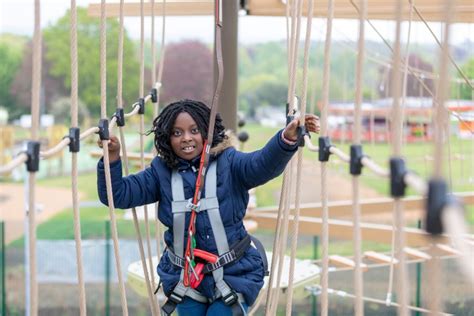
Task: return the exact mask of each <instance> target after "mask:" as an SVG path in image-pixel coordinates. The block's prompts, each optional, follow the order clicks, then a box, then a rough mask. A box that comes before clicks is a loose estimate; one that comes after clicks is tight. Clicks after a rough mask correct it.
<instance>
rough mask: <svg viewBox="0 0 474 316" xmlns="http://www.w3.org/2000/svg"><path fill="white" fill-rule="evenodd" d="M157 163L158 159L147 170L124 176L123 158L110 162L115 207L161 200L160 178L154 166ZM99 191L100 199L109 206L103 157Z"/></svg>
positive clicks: (100, 165) (126, 206)
mask: <svg viewBox="0 0 474 316" xmlns="http://www.w3.org/2000/svg"><path fill="white" fill-rule="evenodd" d="M155 163H156V160H154V161H153V162H152V164H151V166H150V167H148V168H146V169H145V170H143V171H141V172H139V173H137V174H133V175H130V176H127V177H122V162H121V160H118V161H115V162H112V163H111V164H110V176H111V180H112V192H113V198H114V205H115V207H117V208H122V209H126V208H131V207H136V206H139V205H144V204H149V203H153V202H156V201H158V200H159V180H158V175H157V174H156V168H154V167H153V165H154V164H155ZM97 191H98V194H99V199H100V201H101V202H102V203H103V204H105V205H107V206H108V205H109V203H108V200H107V188H106V186H105V169H104V161H103V159H100V160H99V163H98V164H97Z"/></svg>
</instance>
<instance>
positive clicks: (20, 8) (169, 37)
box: [0, 0, 474, 54]
mask: <svg viewBox="0 0 474 316" xmlns="http://www.w3.org/2000/svg"><path fill="white" fill-rule="evenodd" d="M99 2H100V1H99V0H76V4H77V5H78V6H87V5H88V4H89V3H99ZM69 6H70V1H68V0H42V1H41V25H42V27H45V26H47V25H50V24H52V23H54V22H55V21H56V20H57V19H58V18H60V17H61V16H63V15H64V14H65V12H66V10H67V9H69ZM150 20H151V19H149V18H147V19H146V20H145V37H149V36H150V27H149V25H150ZM325 23H326V20H325V19H314V20H313V27H312V31H311V32H312V39H313V40H321V39H324V37H325V32H326V30H325ZM373 23H374V24H375V26H376V27H377V29H379V31H380V32H381V33H382V34H383V36H384V37H385V38H386V39H388V40H393V38H394V25H395V24H394V22H390V21H373ZM305 24H306V22H303V23H302V27H303V28H302V33H301V40H303V39H304V34H305V33H304V32H305V27H304V26H305ZM155 25H156V32H157V33H156V34H157V35H155V36H156V37H157V40H158V39H159V38H160V36H161V35H160V34H161V17H157V18H156V20H155ZM407 25H408V23H405V24H404V28H403V33H402V34H407V29H408V28H407ZM430 25H431V26H432V28H433V30H434V31H435V33H436V34H437V36H438V37H440V31H441V28H442V25H441V24H440V23H431V24H430ZM33 26H34V0H0V33H13V34H21V35H29V36H31V35H32V33H33ZM125 27H126V29H127V30H128V34H130V36H131V37H132V38H135V39H139V38H140V19H139V18H138V17H127V18H126V19H125ZM451 34H452V35H451V36H452V41H451V42H452V43H454V44H456V43H461V42H464V41H465V40H468V39H469V40H471V41H473V42H474V24H456V25H454V26H453V31H452V33H451ZM357 38H358V21H357V20H336V21H335V22H334V26H333V40H344V41H356V40H357ZM187 39H197V40H200V41H203V42H207V43H211V42H212V41H213V18H212V17H210V16H209V17H205V16H200V17H167V18H166V41H167V42H178V41H182V40H187ZM366 39H368V40H375V41H381V40H380V38H379V37H378V36H377V34H376V33H375V32H374V31H373V30H372V29H371V28H370V27H369V26H366ZM276 40H286V26H285V18H284V17H255V16H241V17H240V19H239V43H241V44H251V43H259V42H266V41H276ZM405 40H406V36H405ZM410 43H435V41H434V39H433V38H432V36H431V35H430V34H429V33H428V31H427V29H426V27H425V26H424V25H422V24H421V23H413V25H412V33H411V37H410ZM473 54H474V52H473Z"/></svg>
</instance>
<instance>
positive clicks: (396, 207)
mask: <svg viewBox="0 0 474 316" xmlns="http://www.w3.org/2000/svg"><path fill="white" fill-rule="evenodd" d="M409 3H410V13H409V15H410V17H409V21H408V35H407V43H406V48H405V63H404V72H403V85H402V89H403V92H402V98H403V99H402V103H401V110H397V111H398V112H396V113H394V114H395V115H400V116H401V119H400V120H399V123H397V122H395V123H394V124H398V125H399V124H401V125H402V126H403V124H404V122H405V112H404V109H405V100H406V93H407V81H408V66H409V61H410V36H411V22H412V19H413V5H414V0H413V1H412V0H409ZM399 5H400V6H401V5H403V2H402V3H401V4H397V8H399ZM401 10H402V8H399V10H397V31H396V36H397V40H398V42H396V45H398V56H400V34H399V33H400V32H401V25H400V23H401ZM397 43H398V44H397ZM396 50H397V47H395V50H392V52H393V54H394V61H393V67H392V69H393V71H395V70H396V71H398V70H399V69H398V66H397V65H398V64H397V62H400V61H401V59H402V58H401V57H398V60H397V61H395V57H396V56H395V55H396V54H397V51H396ZM398 77H399V75H397V76H395V73H394V79H393V80H398V79H399V78H398ZM392 90H393V89H392ZM396 102H397V104H398V100H397V101H396ZM402 135H403V128H402V131H401V132H400V133H399V134H398V135H396V136H395V139H396V141H397V142H399V144H401V142H402V140H401V138H402ZM400 147H401V145H400ZM400 154H401V152H400V153H398V154H397V155H400ZM400 208H401V207H400V205H399V202H397V201H396V202H395V203H394V206H393V210H392V218H393V225H392V241H391V256H390V257H391V261H390V268H389V269H390V270H389V281H388V290H387V298H386V304H390V303H391V301H392V290H393V275H394V269H395V248H396V247H397V246H396V245H395V244H396V240H397V238H396V236H398V235H399V234H403V230H399V228H400V227H398V228H397V223H400V225H402V226H401V227H404V226H405V225H404V224H403V219H402V218H398V216H399V215H400V214H398V213H397V212H400V211H403V210H400ZM397 234H398V235H397ZM398 251H399V252H398V256H399V257H400V256H403V261H404V260H405V253H404V252H403V247H401V248H400V245H399V246H398ZM399 259H402V258H399ZM400 264H402V265H404V264H403V263H402V261H401V260H400ZM402 269H403V270H404V271H405V268H404V267H402ZM404 275H405V274H404ZM401 282H407V280H406V279H405V278H404V277H403V276H401ZM403 298H404V299H406V300H408V298H407V297H406V295H404V297H403ZM406 303H407V304H408V301H407V302H406ZM407 304H403V302H401V304H400V307H401V308H402V309H404V311H402V313H406V312H407V310H406V309H405V307H406V306H407Z"/></svg>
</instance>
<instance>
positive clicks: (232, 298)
mask: <svg viewBox="0 0 474 316" xmlns="http://www.w3.org/2000/svg"><path fill="white" fill-rule="evenodd" d="M222 301H223V302H224V304H225V305H227V306H232V305H234V304H235V303H237V302H238V301H239V297H238V296H237V293H236V292H235V291H231V292H230V293H229V294H227V295H226V296H223V297H222Z"/></svg>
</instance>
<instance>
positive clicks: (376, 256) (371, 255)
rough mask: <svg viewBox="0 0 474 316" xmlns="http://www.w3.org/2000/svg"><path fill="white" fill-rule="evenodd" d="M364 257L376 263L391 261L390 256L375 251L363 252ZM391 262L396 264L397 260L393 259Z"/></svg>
mask: <svg viewBox="0 0 474 316" xmlns="http://www.w3.org/2000/svg"><path fill="white" fill-rule="evenodd" d="M364 257H365V258H367V259H369V260H371V261H374V262H377V263H384V264H390V263H391V262H392V257H390V256H387V255H385V254H383V253H379V252H375V251H366V252H364ZM393 262H394V263H395V264H397V263H398V260H397V259H393Z"/></svg>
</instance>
